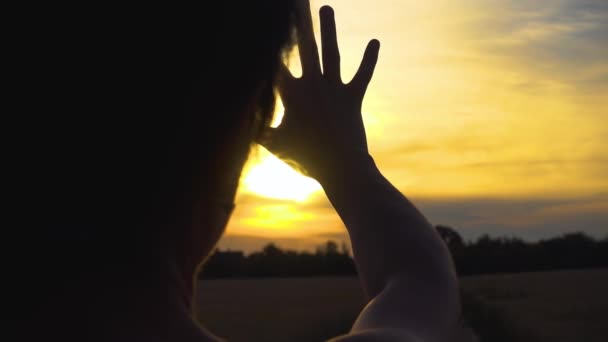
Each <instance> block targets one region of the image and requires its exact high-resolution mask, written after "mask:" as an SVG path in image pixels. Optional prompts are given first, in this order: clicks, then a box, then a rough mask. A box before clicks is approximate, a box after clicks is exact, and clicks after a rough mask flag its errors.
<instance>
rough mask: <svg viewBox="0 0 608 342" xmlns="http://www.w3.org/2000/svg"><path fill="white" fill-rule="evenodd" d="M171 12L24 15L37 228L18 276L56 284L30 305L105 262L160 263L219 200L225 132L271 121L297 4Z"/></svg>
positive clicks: (27, 172) (22, 182)
mask: <svg viewBox="0 0 608 342" xmlns="http://www.w3.org/2000/svg"><path fill="white" fill-rule="evenodd" d="M53 6H56V5H53ZM159 6H161V5H159ZM167 6H168V5H166V4H162V7H158V8H153V6H152V5H151V3H146V4H145V5H143V7H141V8H137V9H127V8H111V9H102V8H86V9H85V8H69V9H62V8H58V7H53V8H52V9H50V8H49V9H42V8H37V9H35V10H33V11H32V10H28V12H25V13H24V15H23V16H19V13H18V12H16V13H15V15H16V16H17V17H19V18H20V22H21V25H20V26H19V30H20V32H19V36H17V35H15V37H14V39H13V44H14V49H12V51H13V52H14V53H15V56H14V57H15V61H14V64H13V65H14V66H15V67H14V70H13V71H14V72H15V75H14V76H15V77H14V80H13V82H14V83H13V91H14V99H15V100H16V102H18V103H19V105H20V107H19V111H18V113H17V114H16V115H17V116H18V118H17V123H16V124H15V125H14V127H15V130H16V133H18V135H19V140H16V144H18V148H19V151H18V159H20V162H19V163H15V165H18V168H17V170H18V173H20V175H19V176H18V181H17V183H18V184H19V186H20V188H21V189H20V192H21V195H22V200H20V201H18V202H19V207H20V208H21V209H25V211H24V212H23V214H22V216H21V219H20V227H19V229H21V232H22V233H25V234H21V236H20V237H21V238H22V240H20V241H21V243H19V245H20V246H22V248H21V247H20V252H19V253H20V254H19V255H17V258H18V260H19V265H18V266H17V265H15V267H14V269H13V271H14V272H13V276H12V278H11V279H10V280H9V282H10V281H13V282H15V284H16V285H17V287H22V286H24V285H27V284H24V283H27V282H31V281H34V280H38V281H39V280H43V281H45V282H48V284H47V285H44V286H43V287H39V286H36V285H33V286H35V288H36V291H37V292H36V294H37V297H35V299H33V300H32V301H31V302H28V301H27V300H26V298H20V300H22V301H21V303H23V305H24V306H25V307H24V309H25V310H31V309H32V307H27V306H28V304H27V303H29V304H32V303H34V302H40V301H42V302H44V298H45V296H46V295H50V293H52V292H53V291H60V290H61V289H65V288H69V284H70V282H73V281H74V279H76V278H78V277H83V276H90V275H91V274H93V275H95V274H96V273H99V274H102V273H101V272H103V270H101V269H102V268H112V269H123V270H124V272H125V274H126V273H128V272H130V271H129V270H131V271H132V270H133V268H132V267H133V266H135V265H137V266H138V267H139V266H142V267H143V266H144V265H150V266H149V267H151V268H153V267H156V266H157V265H155V264H154V259H153V258H154V255H153V253H154V252H155V251H158V250H159V248H161V247H162V246H160V245H159V241H167V240H170V239H171V234H173V232H171V231H170V229H169V228H168V227H172V228H174V227H176V226H178V224H176V223H178V222H179V220H180V218H181V217H182V216H183V215H184V214H185V211H186V210H190V207H191V205H192V203H193V201H195V200H196V199H197V198H200V197H201V196H202V197H205V196H209V197H211V198H212V197H213V196H214V191H216V183H217V179H216V178H214V176H215V175H217V174H222V172H224V171H225V170H218V167H219V166H218V165H219V164H218V163H217V160H218V158H227V157H232V156H227V155H225V151H223V149H224V148H225V145H226V144H225V142H226V139H230V138H231V134H234V132H236V129H237V126H238V125H240V124H242V122H244V121H246V122H249V123H250V125H251V130H252V132H253V131H255V133H254V135H255V134H259V132H260V131H261V130H262V129H263V128H264V127H266V126H268V124H269V122H270V119H271V115H272V112H273V109H274V102H275V98H274V80H275V76H276V72H277V70H278V67H279V63H280V62H281V58H282V57H283V56H284V54H285V52H286V51H287V49H288V48H289V47H290V46H291V41H292V36H293V29H294V28H293V25H294V23H293V22H294V7H295V5H294V1H286V0H261V1H241V2H237V3H235V2H228V1H216V2H214V4H213V5H206V2H201V4H200V5H199V6H197V7H195V8H194V7H193V8H180V9H176V8H167ZM169 7H170V6H169ZM257 93H260V94H261V96H259V102H257V103H256V104H254V105H255V106H256V108H255V109H256V110H254V111H250V112H248V111H244V110H243V109H244V108H245V107H246V106H247V105H248V104H249V102H250V101H251V100H252V99H253V98H254V95H255V94H257ZM250 114H251V115H252V117H249V118H246V117H243V116H244V115H250ZM243 148H248V146H244V147H243ZM235 158H237V157H236V156H235ZM144 259H145V260H144ZM150 271H151V272H153V269H151V270H150ZM45 289H46V290H45ZM25 295H26V296H27V295H29V294H28V293H26V294H25ZM22 296H23V294H22ZM23 300H26V301H25V302H24V301H23Z"/></svg>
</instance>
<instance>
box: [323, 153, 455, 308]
mask: <svg viewBox="0 0 608 342" xmlns="http://www.w3.org/2000/svg"><path fill="white" fill-rule="evenodd" d="M355 164H356V165H351V166H349V168H348V172H344V173H342V174H340V175H339V176H336V177H328V178H326V179H324V180H322V181H321V182H322V185H323V188H324V189H325V192H326V194H327V196H328V198H329V200H330V201H331V203H332V205H333V206H334V208H335V209H336V210H337V212H338V214H339V215H340V217H341V218H342V220H343V221H344V223H345V225H346V227H347V230H348V232H349V235H350V238H351V243H352V247H353V253H354V256H355V261H356V263H357V267H358V270H359V273H360V277H361V280H362V282H363V286H364V289H365V292H366V294H367V295H368V297H369V298H374V297H376V296H377V295H378V294H379V293H380V292H381V291H382V290H383V289H384V288H385V287H386V286H387V284H388V282H389V281H390V280H391V279H393V278H396V277H399V278H402V279H412V280H416V281H420V282H423V283H429V284H433V286H434V287H435V288H436V291H437V292H441V291H454V289H453V287H454V286H455V282H454V281H453V280H454V277H455V276H454V268H453V266H452V261H451V258H450V256H449V251H448V249H447V248H446V246H445V244H444V243H443V241H442V240H441V238H440V236H439V234H438V233H437V232H436V231H435V229H434V228H433V227H432V226H431V225H430V223H429V222H428V221H427V220H426V219H425V217H424V216H423V215H422V214H421V213H420V212H419V211H418V210H417V209H416V207H415V206H414V205H413V204H412V203H410V201H408V200H407V199H406V198H405V197H404V196H403V195H402V194H401V193H400V192H399V191H398V190H397V189H395V187H393V186H392V185H391V184H390V183H389V182H388V181H387V180H386V179H385V178H384V177H383V176H382V174H381V173H380V172H379V170H378V169H377V168H376V165H375V163H374V162H373V160H372V159H371V157H369V158H368V157H365V158H362V160H360V161H358V162H356V163H355ZM431 290H432V289H431Z"/></svg>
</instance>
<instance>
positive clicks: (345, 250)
mask: <svg viewBox="0 0 608 342" xmlns="http://www.w3.org/2000/svg"><path fill="white" fill-rule="evenodd" d="M342 255H346V256H350V248H348V245H347V244H346V242H344V241H342Z"/></svg>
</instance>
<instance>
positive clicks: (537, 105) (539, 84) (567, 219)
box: [220, 0, 608, 251]
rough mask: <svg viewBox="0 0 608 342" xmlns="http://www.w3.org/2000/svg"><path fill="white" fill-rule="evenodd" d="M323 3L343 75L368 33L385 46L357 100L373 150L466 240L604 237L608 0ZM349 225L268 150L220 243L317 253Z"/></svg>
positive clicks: (432, 213)
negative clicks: (570, 234)
mask: <svg viewBox="0 0 608 342" xmlns="http://www.w3.org/2000/svg"><path fill="white" fill-rule="evenodd" d="M324 4H328V5H332V6H333V7H334V9H335V11H336V21H337V25H338V39H339V42H340V48H341V55H342V65H343V79H345V80H348V79H350V77H351V76H352V75H353V73H354V70H355V69H356V67H357V66H358V63H359V62H360V58H361V54H362V52H363V49H364V47H365V45H366V43H367V41H368V40H369V39H371V38H378V39H379V40H380V41H381V43H382V47H381V50H380V59H379V62H378V66H377V69H376V74H375V77H374V79H373V81H372V84H371V85H370V88H369V91H368V94H367V97H366V100H365V103H364V108H363V112H364V121H365V124H366V128H367V131H368V139H369V145H370V150H371V153H372V156H373V157H374V158H375V159H376V162H377V164H378V165H379V167H380V169H381V170H382V171H383V173H384V174H385V176H387V178H388V179H389V180H391V181H392V182H393V183H394V184H395V185H396V186H397V187H398V188H399V189H400V190H401V191H402V192H403V193H404V194H406V195H407V196H409V197H411V198H413V199H414V201H415V203H417V204H418V205H420V207H421V208H422V210H423V212H424V213H425V214H426V215H427V216H428V217H429V219H430V220H431V222H433V223H436V224H438V223H441V224H448V225H452V226H455V227H456V228H458V229H459V231H461V233H462V234H463V235H464V236H465V237H467V238H473V237H475V236H478V235H480V234H482V233H486V232H487V233H489V234H494V235H497V234H501V235H502V234H512V235H517V236H521V237H524V238H529V239H535V238H540V237H546V236H553V235H557V234H559V233H561V232H565V231H574V230H583V231H586V232H589V233H590V234H593V235H595V236H601V235H604V236H605V235H608V177H606V175H608V152H607V151H608V109H607V108H608V44H606V41H605V40H606V39H605V37H608V4H607V3H606V2H605V1H603V0H595V1H593V0H591V1H577V0H566V1H560V2H555V1H549V0H544V1H535V2H522V1H507V0H468V1H464V0H451V1H441V0H437V1H429V2H424V1H410V0H407V1H406V0H376V1H363V0H333V1H323V2H321V1H314V0H313V5H314V6H315V7H316V8H319V7H320V6H321V5H324ZM316 18H318V16H315V20H316ZM316 24H318V22H317V23H316ZM291 67H292V69H293V70H294V71H295V73H296V74H297V70H298V63H297V60H296V62H294V63H292V65H291ZM344 232H345V229H344V227H343V225H342V224H341V222H340V220H339V218H338V217H337V215H336V214H335V213H334V211H333V209H332V208H331V205H330V204H329V203H328V202H327V200H326V199H325V197H324V195H323V193H322V191H321V188H320V187H319V185H318V184H316V182H314V181H313V180H310V179H307V178H304V177H302V176H300V175H298V174H297V172H295V171H293V170H292V169H290V168H289V167H288V166H287V165H285V164H283V163H282V162H280V161H278V160H276V159H273V158H272V157H270V156H269V155H268V153H267V152H266V151H265V150H263V149H260V151H258V152H257V153H256V154H255V155H254V156H252V158H251V160H250V162H249V165H248V167H247V169H246V172H245V175H244V177H243V179H242V184H241V188H240V191H239V195H238V197H237V209H236V211H235V213H234V216H233V218H232V220H231V222H230V224H229V227H228V230H227V235H226V236H225V237H224V239H223V240H222V241H221V242H220V247H221V248H238V249H244V250H247V251H250V250H252V249H257V248H259V247H260V246H262V245H263V244H264V243H266V242H268V241H270V240H273V241H276V242H278V243H279V244H280V245H281V246H284V247H288V248H297V249H304V248H313V247H314V246H315V245H316V244H320V243H322V242H323V241H325V240H327V239H328V238H333V239H338V240H341V239H345V238H346V237H345V235H344Z"/></svg>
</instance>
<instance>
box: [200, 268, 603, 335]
mask: <svg viewBox="0 0 608 342" xmlns="http://www.w3.org/2000/svg"><path fill="white" fill-rule="evenodd" d="M461 285H462V290H463V301H464V311H465V312H464V315H465V317H466V319H467V321H468V324H469V325H471V326H472V327H473V328H474V329H475V330H476V331H477V333H478V335H479V336H480V338H481V340H482V341H496V342H500V341H526V342H527V341H530V342H533V341H551V342H560V341H568V342H570V341H572V342H575V341H576V342H579V341H580V342H594V341H603V342H605V341H608V270H588V271H561V272H547V273H527V274H515V275H492V276H476V277H466V278H463V279H462V281H461ZM199 293H200V298H199V300H198V309H199V312H200V317H201V320H202V321H203V322H205V325H206V326H207V327H208V328H209V329H210V330H211V331H213V332H214V333H215V334H217V335H219V336H221V337H224V338H226V339H227V340H229V341H322V340H324V339H327V338H329V337H332V336H337V335H340V334H342V333H345V332H347V331H348V329H349V328H350V325H351V324H352V322H353V321H354V319H355V318H356V316H357V314H358V312H359V311H360V310H361V308H362V307H363V305H364V300H363V296H362V293H361V288H360V286H359V283H358V281H357V279H355V278H270V279H238V280H207V281H204V282H202V283H201V284H200V292H199ZM468 340H471V338H468Z"/></svg>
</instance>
